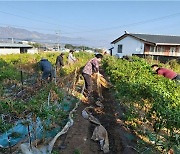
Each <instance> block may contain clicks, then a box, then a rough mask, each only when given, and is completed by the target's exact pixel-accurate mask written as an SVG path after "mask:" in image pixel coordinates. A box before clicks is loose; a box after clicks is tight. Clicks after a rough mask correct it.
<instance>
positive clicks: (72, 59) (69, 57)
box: [68, 50, 77, 65]
mask: <svg viewBox="0 0 180 154" xmlns="http://www.w3.org/2000/svg"><path fill="white" fill-rule="evenodd" d="M73 54H74V50H70V51H69V55H68V64H69V65H71V64H73V63H75V62H76V61H77V59H76V57H74V55H73Z"/></svg>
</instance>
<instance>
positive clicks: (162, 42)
mask: <svg viewBox="0 0 180 154" xmlns="http://www.w3.org/2000/svg"><path fill="white" fill-rule="evenodd" d="M111 44H112V45H113V48H111V53H112V55H115V56H117V57H119V58H121V57H123V56H126V55H127V56H131V55H132V54H147V55H163V56H180V36H167V35H150V34H133V33H127V32H125V34H124V35H122V36H120V37H119V38H117V39H115V40H114V41H112V42H111Z"/></svg>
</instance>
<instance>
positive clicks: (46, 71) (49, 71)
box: [39, 58, 54, 79]
mask: <svg viewBox="0 0 180 154" xmlns="http://www.w3.org/2000/svg"><path fill="white" fill-rule="evenodd" d="M39 65H40V69H41V71H43V74H42V79H48V77H50V78H51V79H52V77H53V74H54V73H53V68H52V64H51V63H50V62H49V61H48V60H47V59H44V58H43V59H41V61H40V64H39Z"/></svg>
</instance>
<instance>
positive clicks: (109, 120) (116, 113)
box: [54, 89, 137, 154]
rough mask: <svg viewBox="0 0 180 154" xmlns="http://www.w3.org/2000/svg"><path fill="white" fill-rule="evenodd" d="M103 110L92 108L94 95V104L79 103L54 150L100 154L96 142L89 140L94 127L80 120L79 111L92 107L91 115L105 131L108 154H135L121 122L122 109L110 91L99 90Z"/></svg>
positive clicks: (132, 138) (131, 137)
mask: <svg viewBox="0 0 180 154" xmlns="http://www.w3.org/2000/svg"><path fill="white" fill-rule="evenodd" d="M102 94H103V98H104V99H103V100H102V101H101V103H102V104H103V105H104V108H103V109H100V108H99V107H97V106H96V104H95V101H96V99H97V98H98V96H97V94H96V93H94V100H93V101H92V100H91V102H90V104H85V103H81V104H80V106H79V107H78V109H77V112H76V114H75V117H74V125H73V126H72V127H71V128H70V129H69V131H68V133H67V134H66V135H65V136H62V137H60V139H59V140H58V141H57V142H56V145H55V148H54V150H55V151H56V152H58V153H60V154H103V151H101V150H100V145H99V142H95V141H93V140H91V136H92V134H93V131H94V128H95V126H96V125H95V124H93V123H91V122H89V121H88V120H86V119H84V118H83V117H82V115H81V112H82V110H83V109H84V108H85V107H87V106H90V105H91V106H94V111H93V115H94V117H96V118H97V119H99V121H100V123H101V124H102V125H103V126H104V127H105V129H106V130H107V132H108V137H109V149H110V152H109V153H110V154H134V153H137V151H136V150H135V147H136V137H135V135H133V133H132V132H131V131H130V130H128V129H127V128H126V127H125V125H124V122H123V120H122V119H121V118H122V113H123V108H122V107H121V106H119V105H118V103H117V102H116V101H115V99H114V98H113V95H112V94H111V90H110V89H103V91H102Z"/></svg>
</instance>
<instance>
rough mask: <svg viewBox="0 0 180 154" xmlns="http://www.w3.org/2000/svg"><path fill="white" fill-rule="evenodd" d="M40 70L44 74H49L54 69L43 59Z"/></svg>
mask: <svg viewBox="0 0 180 154" xmlns="http://www.w3.org/2000/svg"><path fill="white" fill-rule="evenodd" d="M40 68H41V70H42V71H43V72H49V71H51V69H52V65H51V63H50V62H49V61H48V60H47V59H41V61H40Z"/></svg>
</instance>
